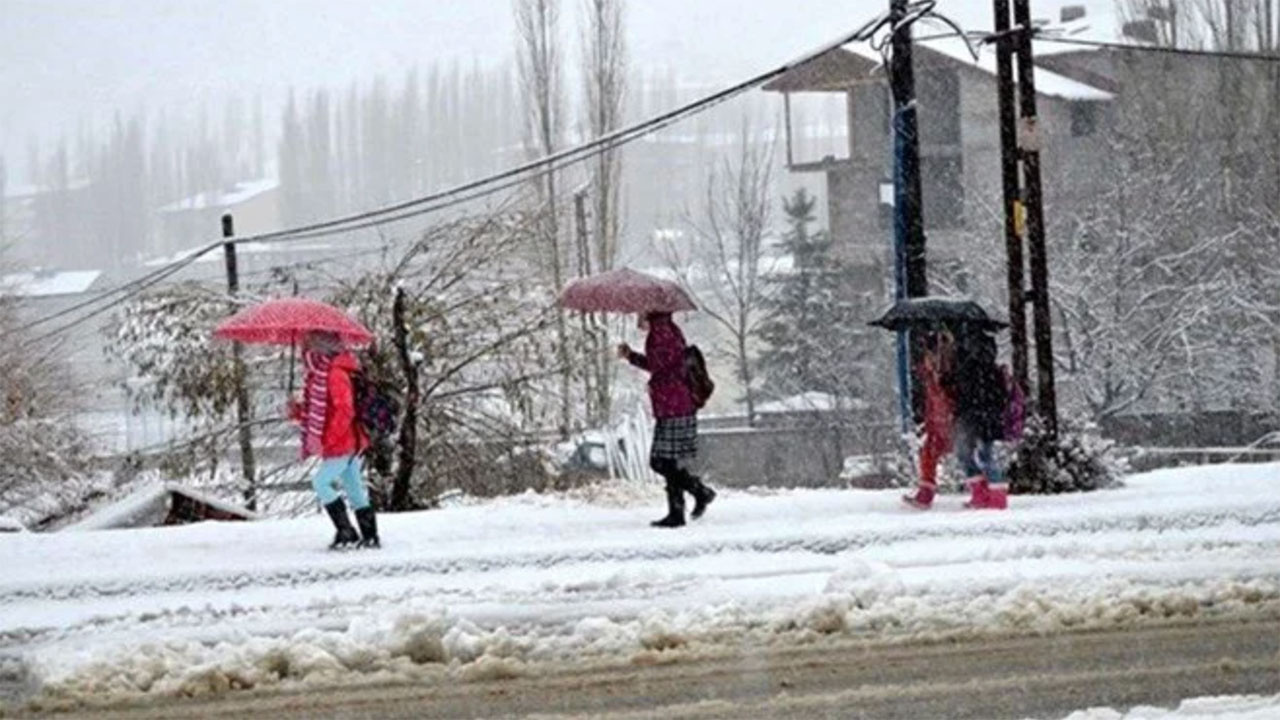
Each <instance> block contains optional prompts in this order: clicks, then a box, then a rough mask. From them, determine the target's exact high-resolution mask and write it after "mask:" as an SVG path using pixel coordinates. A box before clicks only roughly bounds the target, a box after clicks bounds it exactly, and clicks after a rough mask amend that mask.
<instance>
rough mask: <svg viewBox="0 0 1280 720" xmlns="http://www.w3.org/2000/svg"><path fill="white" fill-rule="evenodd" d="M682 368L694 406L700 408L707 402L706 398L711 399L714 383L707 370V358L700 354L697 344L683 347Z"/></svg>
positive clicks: (714, 387) (714, 388)
mask: <svg viewBox="0 0 1280 720" xmlns="http://www.w3.org/2000/svg"><path fill="white" fill-rule="evenodd" d="M684 369H685V376H686V378H687V379H688V385H689V390H690V392H692V393H693V404H694V407H696V408H698V409H699V410H701V409H702V407H703V406H704V405H706V404H707V400H709V399H711V393H713V392H715V390H716V384H715V383H714V382H713V381H712V380H711V375H710V374H709V373H708V372H707V359H706V358H704V357H703V356H702V350H700V349H698V346H697V345H690V346H688V347H686V348H685V349H684Z"/></svg>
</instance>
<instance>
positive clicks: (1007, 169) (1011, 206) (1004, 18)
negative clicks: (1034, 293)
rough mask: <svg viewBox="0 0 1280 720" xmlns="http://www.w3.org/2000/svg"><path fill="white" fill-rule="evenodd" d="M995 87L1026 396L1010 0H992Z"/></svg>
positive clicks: (1013, 314)
mask: <svg viewBox="0 0 1280 720" xmlns="http://www.w3.org/2000/svg"><path fill="white" fill-rule="evenodd" d="M995 14H996V17H995V34H996V88H997V92H998V93H999V115H1000V180H1001V185H1002V186H1003V189H1004V239H1005V255H1006V258H1007V270H1008V273H1007V280H1008V288H1009V340H1010V344H1011V345H1012V356H1013V377H1014V378H1015V379H1016V380H1017V382H1018V385H1019V386H1020V387H1021V388H1022V393H1023V395H1024V396H1029V393H1030V390H1031V388H1030V385H1029V382H1028V378H1027V309H1026V297H1025V293H1024V292H1023V282H1024V281H1023V274H1024V272H1025V265H1026V261H1025V260H1024V259H1023V238H1022V230H1023V228H1022V225H1023V224H1022V223H1021V222H1019V215H1020V213H1021V212H1022V207H1023V205H1022V200H1021V198H1020V195H1021V189H1020V187H1019V185H1020V183H1019V181H1018V130H1017V102H1016V99H1015V98H1014V86H1013V45H1014V38H1013V36H1012V35H1011V34H1010V32H1009V0H995Z"/></svg>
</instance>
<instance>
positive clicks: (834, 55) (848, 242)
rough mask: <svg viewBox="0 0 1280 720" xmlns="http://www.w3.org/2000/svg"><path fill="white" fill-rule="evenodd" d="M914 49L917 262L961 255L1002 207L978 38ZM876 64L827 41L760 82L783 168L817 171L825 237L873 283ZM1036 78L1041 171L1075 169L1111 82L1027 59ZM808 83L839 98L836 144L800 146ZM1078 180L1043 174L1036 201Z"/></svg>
mask: <svg viewBox="0 0 1280 720" xmlns="http://www.w3.org/2000/svg"><path fill="white" fill-rule="evenodd" d="M914 60H915V67H916V93H917V97H918V107H919V126H920V164H921V180H922V191H923V198H922V202H923V208H924V226H925V232H926V235H927V237H928V242H929V246H928V250H929V262H930V263H931V265H932V264H936V265H937V266H938V267H947V266H948V265H950V264H953V263H955V262H956V261H958V260H960V259H961V258H962V257H963V255H964V248H965V243H964V240H965V238H966V237H967V236H969V235H971V234H972V233H974V232H976V231H980V230H982V229H985V228H989V227H990V226H991V224H992V219H993V218H997V217H999V215H1000V213H1001V212H1002V209H1001V208H1002V203H1001V192H1002V188H1001V175H1000V168H1001V164H1000V160H1001V158H1000V132H999V124H998V115H997V104H996V97H997V95H996V74H995V72H996V63H995V56H994V53H993V52H991V51H989V50H988V51H987V52H983V53H980V54H979V57H978V58H977V59H976V60H975V59H974V58H973V56H972V55H971V54H970V49H969V47H967V46H966V44H965V42H964V41H962V40H960V39H956V38H949V39H945V40H938V41H931V42H924V43H919V44H917V46H916V49H915V51H914ZM882 65H883V63H882V60H881V58H880V56H879V55H878V54H877V53H875V52H874V51H873V50H871V49H870V48H867V47H866V46H862V45H860V46H850V47H849V48H839V49H836V50H833V51H831V52H829V53H827V54H825V55H823V56H821V57H819V58H818V59H816V60H815V61H813V62H811V63H809V64H807V65H805V66H802V67H800V68H797V69H796V70H795V71H793V72H791V73H788V74H786V75H783V76H782V77H780V78H778V79H776V80H774V81H772V82H771V83H769V84H768V85H766V86H765V89H766V90H768V91H772V92H777V93H780V94H782V96H783V101H784V106H785V112H786V116H787V144H786V145H787V150H786V152H787V166H788V168H789V169H790V170H791V171H792V172H794V173H801V174H809V175H819V176H820V177H821V178H822V180H823V181H824V182H823V184H824V185H825V190H826V196H827V221H828V228H829V232H830V233H831V235H832V238H833V240H834V241H835V244H836V247H837V248H839V252H840V253H841V254H842V255H843V256H844V257H845V259H846V260H848V261H851V262H852V263H853V264H854V265H855V266H858V267H861V268H863V269H864V272H862V273H860V274H859V276H858V277H859V284H863V285H864V287H866V285H872V286H874V289H876V290H878V291H880V292H885V291H887V288H885V287H884V282H885V279H886V278H887V277H888V276H889V273H888V271H887V269H888V267H889V263H890V262H891V251H890V248H891V245H890V238H891V234H892V201H893V192H892V173H893V164H892V163H893V160H892V155H891V148H892V135H891V127H890V123H891V116H892V101H891V96H890V93H889V87H888V78H887V76H886V73H885V70H884V68H883V66H882ZM1036 90H1037V93H1038V95H1039V97H1038V110H1039V114H1040V131H1041V137H1042V139H1043V147H1042V153H1043V155H1042V157H1043V164H1044V166H1045V172H1046V173H1053V174H1054V176H1055V178H1060V177H1062V176H1063V174H1064V172H1065V174H1066V175H1067V176H1072V175H1076V174H1084V175H1087V174H1088V173H1089V172H1090V168H1093V167H1096V165H1097V164H1098V163H1099V162H1100V161H1101V159H1102V158H1101V157H1100V153H1102V152H1103V151H1104V146H1103V145H1102V144H1100V143H1097V142H1094V141H1093V140H1092V136H1093V135H1094V134H1095V133H1096V132H1098V130H1099V128H1100V127H1101V126H1102V125H1104V124H1106V123H1108V122H1109V117H1110V114H1111V112H1112V104H1113V102H1114V100H1115V95H1114V93H1112V92H1110V91H1108V90H1107V89H1104V88H1103V87H1098V86H1096V85H1092V84H1089V83H1086V82H1082V81H1080V80H1076V79H1073V78H1071V77H1067V76H1066V75H1062V74H1059V73H1056V72H1052V71H1049V70H1039V71H1037V73H1036ZM814 93H823V94H830V93H836V94H840V95H843V96H844V98H845V105H846V108H847V128H846V129H845V132H843V133H840V134H841V135H843V138H844V139H845V147H843V148H842V150H843V152H842V153H841V154H835V153H828V154H825V155H823V156H821V157H811V156H806V155H804V154H803V153H804V152H805V150H806V149H807V148H808V147H809V146H810V145H811V144H812V143H811V142H807V141H808V140H810V139H811V137H810V136H806V135H804V134H801V133H797V132H796V127H795V125H794V124H793V122H792V120H793V118H794V113H795V111H794V110H793V104H795V103H796V98H797V96H805V95H811V94H814ZM826 147H827V148H828V149H830V147H831V146H830V143H827V145H826ZM1082 192H1088V187H1087V185H1086V184H1082V183H1075V182H1058V181H1055V182H1053V183H1048V184H1046V202H1047V203H1048V204H1052V205H1054V206H1056V207H1061V206H1063V205H1066V204H1069V203H1072V202H1075V201H1077V200H1078V198H1077V197H1076V196H1077V195H1079V194H1080V193H1082ZM961 289H963V288H961Z"/></svg>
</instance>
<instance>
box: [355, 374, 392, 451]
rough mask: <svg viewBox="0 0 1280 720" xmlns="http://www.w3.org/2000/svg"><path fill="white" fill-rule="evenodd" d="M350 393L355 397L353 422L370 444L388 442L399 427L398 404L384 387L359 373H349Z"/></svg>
mask: <svg viewBox="0 0 1280 720" xmlns="http://www.w3.org/2000/svg"><path fill="white" fill-rule="evenodd" d="M351 392H352V394H353V395H354V396H355V405H356V408H355V409H356V418H355V421H356V423H358V424H359V426H360V429H362V430H364V433H365V435H366V436H368V438H369V442H370V444H371V445H383V444H386V443H388V442H390V441H391V436H392V435H394V434H395V432H396V427H397V425H399V418H400V402H399V401H398V400H396V398H395V396H394V395H392V394H391V392H390V390H388V389H387V388H386V387H385V386H383V385H382V384H379V383H377V382H375V381H374V380H373V379H371V378H370V377H369V376H368V375H365V374H364V373H363V372H361V371H356V372H353V373H351Z"/></svg>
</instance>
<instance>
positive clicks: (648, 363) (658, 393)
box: [627, 315, 698, 419]
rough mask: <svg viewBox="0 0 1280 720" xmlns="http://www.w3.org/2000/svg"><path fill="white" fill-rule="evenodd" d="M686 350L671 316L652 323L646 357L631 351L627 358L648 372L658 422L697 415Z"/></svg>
mask: <svg viewBox="0 0 1280 720" xmlns="http://www.w3.org/2000/svg"><path fill="white" fill-rule="evenodd" d="M684 350H685V342H684V334H683V333H681V332H680V328H678V327H676V324H675V322H673V321H672V320H671V317H670V316H669V315H668V316H658V317H655V318H653V319H652V320H651V321H650V323H649V335H648V336H647V337H646V338H645V340H644V354H640V353H638V352H632V353H630V354H629V355H628V356H627V360H629V361H630V362H631V364H632V365H635V366H636V367H638V368H640V369H641V370H648V371H649V402H650V403H652V405H653V417H654V418H656V419H666V418H678V417H688V416H690V415H694V414H696V413H697V412H698V406H697V404H696V403H695V402H694V400H693V391H692V390H690V389H689V378H688V371H687V370H686V369H685V364H684Z"/></svg>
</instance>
